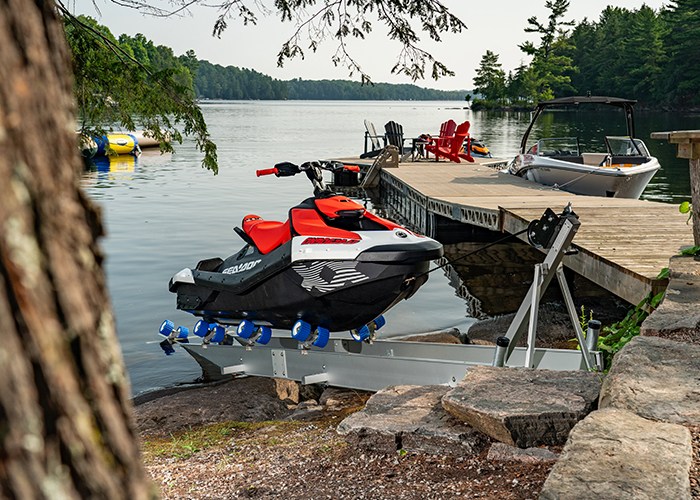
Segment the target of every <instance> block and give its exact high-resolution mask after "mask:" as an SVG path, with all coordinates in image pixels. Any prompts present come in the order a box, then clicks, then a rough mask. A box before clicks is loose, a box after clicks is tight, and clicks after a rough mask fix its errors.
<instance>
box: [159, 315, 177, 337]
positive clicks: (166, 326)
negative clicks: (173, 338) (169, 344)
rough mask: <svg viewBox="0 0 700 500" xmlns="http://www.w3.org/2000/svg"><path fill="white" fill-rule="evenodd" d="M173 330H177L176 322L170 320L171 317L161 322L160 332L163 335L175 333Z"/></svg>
mask: <svg viewBox="0 0 700 500" xmlns="http://www.w3.org/2000/svg"><path fill="white" fill-rule="evenodd" d="M173 330H175V323H173V322H172V321H170V320H169V319H166V320H165V321H163V323H161V325H160V328H159V329H158V333H160V334H161V335H165V336H166V337H167V336H168V335H170V334H171V333H173Z"/></svg>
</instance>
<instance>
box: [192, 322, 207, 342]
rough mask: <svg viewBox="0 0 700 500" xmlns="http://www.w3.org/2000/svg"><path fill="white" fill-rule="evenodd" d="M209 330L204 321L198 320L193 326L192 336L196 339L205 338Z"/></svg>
mask: <svg viewBox="0 0 700 500" xmlns="http://www.w3.org/2000/svg"><path fill="white" fill-rule="evenodd" d="M210 328H211V325H210V324H209V323H207V322H206V321H204V320H203V319H200V320H199V321H197V323H196V324H195V325H194V331H193V332H194V334H195V335H196V336H197V337H202V338H204V337H206V336H207V334H208V333H209V329H210Z"/></svg>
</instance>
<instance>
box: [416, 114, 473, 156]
mask: <svg viewBox="0 0 700 500" xmlns="http://www.w3.org/2000/svg"><path fill="white" fill-rule="evenodd" d="M450 121H451V120H450ZM445 123H447V122H445ZM443 125H445V124H443ZM469 126H470V124H469V122H468V121H466V122H464V123H462V124H460V125H459V126H458V127H457V129H456V130H455V131H454V134H453V135H452V136H451V137H450V136H445V137H443V138H441V139H440V140H439V141H435V142H434V143H433V144H428V145H426V149H427V150H428V151H430V152H431V153H433V154H434V155H435V160H438V159H440V158H446V159H448V160H450V161H453V162H455V163H461V162H462V161H461V160H462V159H464V160H467V161H468V162H473V161H474V158H472V156H471V154H470V153H469V148H467V149H466V152H465V150H464V149H463V145H464V141H465V139H466V140H467V144H468V143H469V140H468V139H467V138H468V137H469ZM440 128H441V129H442V127H440Z"/></svg>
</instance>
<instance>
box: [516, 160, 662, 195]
mask: <svg viewBox="0 0 700 500" xmlns="http://www.w3.org/2000/svg"><path fill="white" fill-rule="evenodd" d="M659 168H660V165H659V162H658V160H657V159H656V158H653V157H651V158H649V160H648V161H646V162H645V163H642V164H639V165H627V166H623V164H620V165H618V166H615V165H612V166H600V167H596V166H591V165H582V164H578V163H571V162H567V161H562V160H556V159H551V158H544V157H538V156H536V155H529V154H524V155H518V156H516V157H515V159H514V160H513V161H512V162H511V164H510V165H509V167H508V169H507V171H508V172H509V173H511V174H514V175H517V176H519V177H522V178H524V179H527V180H529V181H533V182H537V183H539V184H542V185H544V186H551V187H553V188H555V189H561V190H563V191H568V192H571V193H575V194H582V195H588V196H603V197H608V198H632V199H638V198H639V197H640V196H641V194H642V192H643V191H644V189H645V188H646V187H647V185H648V184H649V181H651V179H652V177H654V175H655V174H656V172H657V171H658V170H659Z"/></svg>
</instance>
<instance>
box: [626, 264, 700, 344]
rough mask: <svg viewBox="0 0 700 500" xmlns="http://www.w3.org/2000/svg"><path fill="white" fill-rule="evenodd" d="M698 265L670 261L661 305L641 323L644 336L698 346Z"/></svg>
mask: <svg viewBox="0 0 700 500" xmlns="http://www.w3.org/2000/svg"><path fill="white" fill-rule="evenodd" d="M698 303H700V261H699V260H696V259H695V258H694V257H689V256H675V257H671V261H670V264H669V283H668V287H667V288H666V295H665V297H664V300H663V301H662V302H661V305H660V306H659V308H658V309H656V310H655V311H654V312H653V313H652V314H651V315H650V316H649V317H648V318H647V319H646V320H645V321H644V323H642V327H641V330H640V334H641V335H643V336H654V337H663V338H667V339H671V340H676V341H680V342H688V343H693V344H697V345H700V308H698V307H697V304H698Z"/></svg>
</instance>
